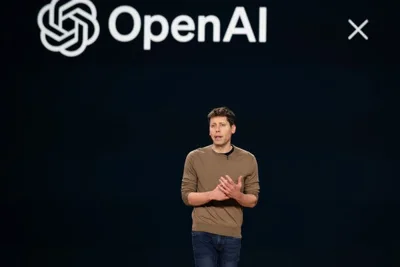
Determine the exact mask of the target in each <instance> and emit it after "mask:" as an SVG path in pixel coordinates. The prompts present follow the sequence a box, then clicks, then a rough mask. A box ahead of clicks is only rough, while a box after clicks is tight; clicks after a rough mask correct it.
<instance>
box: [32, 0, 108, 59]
mask: <svg viewBox="0 0 400 267" xmlns="http://www.w3.org/2000/svg"><path fill="white" fill-rule="evenodd" d="M37 23H38V25H39V28H40V40H41V41H42V44H43V45H44V47H46V48H47V49H48V50H50V51H52V52H59V53H61V54H63V55H64V56H67V57H75V56H78V55H80V54H82V53H83V52H84V51H85V50H86V48H87V47H88V46H90V45H91V44H93V43H94V42H95V41H96V40H97V38H98V37H99V33H100V26H99V23H98V21H97V10H96V7H95V6H94V5H93V3H92V2H90V1H89V0H71V1H60V0H52V1H51V3H50V4H47V5H46V6H44V7H43V8H42V9H41V10H40V11H39V14H38V17H37Z"/></svg>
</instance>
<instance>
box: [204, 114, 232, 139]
mask: <svg viewBox="0 0 400 267" xmlns="http://www.w3.org/2000/svg"><path fill="white" fill-rule="evenodd" d="M207 117H208V121H209V128H210V137H211V139H212V140H213V142H214V145H216V146H225V145H227V144H230V142H231V137H232V134H234V133H235V132H236V124H235V119H236V116H235V114H234V113H233V111H232V110H230V109H229V108H227V107H219V108H214V109H213V110H211V111H210V113H208V116H207Z"/></svg>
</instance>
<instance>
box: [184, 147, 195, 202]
mask: <svg viewBox="0 0 400 267" xmlns="http://www.w3.org/2000/svg"><path fill="white" fill-rule="evenodd" d="M193 157H194V155H193V152H192V153H189V154H188V155H187V156H186V160H185V165H184V168H183V178H182V184H181V195H182V200H183V202H184V203H185V205H187V206H190V205H189V201H188V195H189V193H192V192H196V191H197V175H196V170H195V169H194V166H193Z"/></svg>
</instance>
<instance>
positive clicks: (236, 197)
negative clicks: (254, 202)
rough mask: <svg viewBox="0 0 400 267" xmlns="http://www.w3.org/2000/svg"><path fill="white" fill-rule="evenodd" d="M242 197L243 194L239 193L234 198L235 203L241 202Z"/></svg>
mask: <svg viewBox="0 0 400 267" xmlns="http://www.w3.org/2000/svg"><path fill="white" fill-rule="evenodd" d="M243 197H244V194H243V193H242V192H239V193H238V194H237V195H236V196H235V197H234V199H235V200H236V201H241V200H242V199H243Z"/></svg>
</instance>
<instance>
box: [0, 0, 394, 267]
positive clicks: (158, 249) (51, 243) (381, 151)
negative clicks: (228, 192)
mask: <svg viewBox="0 0 400 267" xmlns="http://www.w3.org/2000/svg"><path fill="white" fill-rule="evenodd" d="M93 2H94V4H95V5H96V8H97V11H98V20H99V23H100V28H101V31H100V36H99V38H98V40H97V41H96V42H95V43H94V44H93V45H92V46H89V47H88V48H87V50H86V51H85V52H84V53H83V54H82V55H80V56H78V57H76V58H66V57H64V56H62V55H61V54H57V53H52V52H50V51H47V50H46V49H45V48H44V47H43V46H42V45H41V42H40V38H39V34H40V32H39V28H38V26H37V23H36V18H37V14H38V12H39V10H40V8H41V7H42V6H44V5H45V4H47V3H48V1H29V2H28V1H26V2H25V3H24V4H21V3H14V6H13V7H14V8H17V9H15V10H18V14H19V15H18V18H17V19H18V23H14V24H13V25H10V26H8V28H7V31H6V34H5V35H4V38H5V40H9V41H10V42H7V44H6V45H8V46H7V50H5V51H8V52H7V53H6V54H9V55H10V54H11V53H12V61H10V63H9V65H8V68H7V71H10V76H8V78H11V81H12V86H10V87H8V88H15V89H16V90H15V92H16V96H17V102H16V106H15V108H14V109H13V110H14V111H15V112H16V114H17V120H16V122H17V124H16V125H17V131H16V135H15V136H16V137H17V142H16V144H17V145H18V146H17V147H14V145H13V144H14V142H10V143H6V147H7V149H9V151H10V152H12V154H10V158H9V159H16V161H15V162H16V164H15V168H14V170H15V171H16V172H15V174H16V175H13V176H11V177H13V178H12V179H9V180H8V181H7V187H6V188H7V193H6V194H5V196H6V199H7V201H6V202H5V203H6V205H5V208H4V209H3V211H4V213H3V219H2V221H3V227H2V229H3V234H2V237H1V241H2V244H3V245H4V249H3V252H5V256H6V257H4V258H3V259H5V262H7V263H5V264H4V265H3V266H51V267H61V266H68V267H81V266H82V267H83V266H84V267H87V266H96V267H102V266H193V262H192V248H191V235H190V229H191V217H190V213H191V208H189V207H186V206H184V204H183V202H182V201H181V195H180V185H181V179H182V172H183V163H184V159H185V157H186V155H187V153H189V152H190V151H191V150H193V149H195V148H197V147H199V146H204V145H208V144H209V143H210V139H209V137H208V125H207V119H206V116H207V113H208V112H209V111H210V110H211V109H212V108H214V107H217V106H223V105H226V106H228V107H230V108H231V109H233V110H234V112H235V113H236V115H237V118H238V121H237V123H238V131H237V134H236V135H235V136H234V139H233V142H234V144H235V145H237V146H239V147H242V148H244V149H246V150H249V151H251V152H252V153H254V154H255V155H256V157H257V159H258V163H259V171H260V184H261V194H260V202H259V204H258V206H257V207H256V208H254V209H246V210H245V222H244V226H243V249H242V258H241V263H240V266H246V267H247V266H273V267H289V266H296V267H299V266H307V267H310V266H319V267H331V266H340V267H347V266H351V267H354V266H363V267H372V266H374V267H375V266H376V267H385V266H399V264H400V245H399V244H400V243H399V241H400V240H399V231H398V225H399V223H400V220H399V218H398V211H399V209H398V202H399V201H398V194H397V189H396V186H397V185H398V182H397V179H398V177H399V176H398V172H397V168H398V165H399V156H398V142H397V138H398V136H399V133H400V132H399V130H398V115H399V107H398V103H397V102H398V99H399V93H398V89H399V86H398V78H397V75H398V71H399V67H398V63H397V62H398V61H397V58H398V55H397V54H396V51H397V49H396V47H398V45H397V44H398V42H397V39H396V38H397V36H396V35H395V34H389V32H390V31H389V28H390V27H393V23H394V21H395V16H394V15H395V11H394V10H395V8H394V6H392V7H390V6H388V5H384V4H383V2H381V3H380V4H379V5H378V4H377V3H373V2H368V1H324V2H318V1H307V2H300V1H288V0H286V1H263V2H262V1H258V2H256V1H242V2H238V1H236V2H235V1H218V3H216V2H212V1H175V2H165V3H164V2H161V1H158V2H155V1H146V2H144V1H142V2H137V1H132V0H129V1H128V0H127V1H120V0H118V1H107V2H106V1H93ZM122 4H127V5H131V6H134V7H135V8H137V9H138V11H139V12H140V14H141V15H142V16H143V15H144V14H155V13H159V14H162V15H164V16H165V17H167V18H168V19H171V18H174V17H176V16H177V15H180V14H185V13H186V14H188V15H191V16H193V17H197V16H198V15H201V14H215V15H217V16H218V17H219V18H220V19H221V22H222V34H223V33H224V30H225V29H226V26H227V24H228V22H229V19H230V17H231V15H232V12H233V10H234V7H235V6H239V5H244V6H245V7H246V8H248V15H249V18H250V20H251V21H252V23H253V26H255V28H254V31H255V33H257V18H258V9H257V8H258V6H260V5H265V6H267V7H268V42H267V43H266V44H248V43H247V42H246V41H245V38H244V37H243V36H242V37H239V36H236V37H235V36H234V37H233V41H232V42H231V43H229V44H223V43H219V44H215V43H207V44H199V43H196V42H194V41H192V42H190V43H188V44H179V43H177V42H175V41H174V40H173V39H172V38H171V36H169V37H168V39H167V40H166V41H165V42H163V43H160V44H153V46H152V47H153V49H152V50H151V51H143V50H142V42H141V41H142V40H140V38H139V39H138V40H135V41H133V42H130V43H124V44H123V43H118V42H117V41H116V40H114V39H113V38H112V37H111V36H110V34H109V32H108V27H107V26H108V24H107V23H108V21H107V20H108V17H109V14H110V13H111V11H112V10H113V9H114V8H116V7H117V6H119V5H122ZM7 10H8V9H7ZM10 13H11V9H10ZM10 16H11V15H10ZM349 18H351V19H352V20H353V21H354V22H355V23H356V24H357V25H359V24H361V23H362V22H363V21H364V20H365V19H369V20H370V23H369V24H368V25H367V26H366V27H365V28H364V29H363V30H364V32H365V33H366V34H367V35H368V36H369V37H370V39H369V40H368V41H365V40H364V39H363V38H362V37H361V35H357V36H356V37H355V38H354V39H353V40H351V41H349V40H347V36H348V35H349V34H351V32H352V31H353V30H354V29H353V28H352V27H351V26H350V25H349V24H348V22H347V20H348V19H349ZM14 19H15V18H14ZM169 21H171V20H169ZM119 23H120V24H119V26H120V27H121V30H123V29H125V30H126V31H128V30H129V29H130V28H129V27H130V26H129V25H130V24H129V19H127V18H125V19H124V18H122V19H121V21H120V22H119ZM209 37H210V36H208V38H209ZM6 56H7V55H6ZM8 59H10V58H8ZM10 103H11V104H13V103H14V102H13V101H10V102H9V103H8V104H10ZM14 148H15V149H14Z"/></svg>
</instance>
